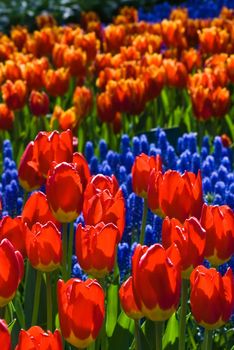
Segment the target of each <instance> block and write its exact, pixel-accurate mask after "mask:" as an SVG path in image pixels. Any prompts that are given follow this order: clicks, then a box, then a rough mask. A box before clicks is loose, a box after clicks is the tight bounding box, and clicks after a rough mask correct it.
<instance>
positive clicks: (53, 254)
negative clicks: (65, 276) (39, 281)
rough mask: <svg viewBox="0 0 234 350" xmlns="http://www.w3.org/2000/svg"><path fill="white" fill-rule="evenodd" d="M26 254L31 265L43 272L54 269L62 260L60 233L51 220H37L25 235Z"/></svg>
mask: <svg viewBox="0 0 234 350" xmlns="http://www.w3.org/2000/svg"><path fill="white" fill-rule="evenodd" d="M26 249H27V256H28V258H29V261H30V263H31V265H32V266H33V267H34V268H35V269H37V270H39V271H43V272H50V271H54V270H56V269H57V268H58V267H59V266H60V264H61V261H62V240H61V233H60V232H59V231H58V229H57V228H56V226H55V225H54V224H53V223H52V222H51V221H49V222H47V223H46V224H45V225H42V224H40V223H39V222H37V223H36V224H35V225H33V227H32V229H31V231H29V230H28V232H27V236H26Z"/></svg>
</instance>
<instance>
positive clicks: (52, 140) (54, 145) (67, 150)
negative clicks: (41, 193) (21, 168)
mask: <svg viewBox="0 0 234 350" xmlns="http://www.w3.org/2000/svg"><path fill="white" fill-rule="evenodd" d="M34 152H35V157H36V161H37V162H38V171H39V172H40V173H41V174H43V176H44V177H47V174H48V171H49V168H50V165H51V163H52V162H53V161H55V162H57V163H61V162H68V163H69V162H71V161H72V152H73V145H72V133H71V131H70V130H66V131H64V132H61V133H59V132H58V131H52V132H46V131H41V132H39V133H38V134H37V136H36V138H35V141H34Z"/></svg>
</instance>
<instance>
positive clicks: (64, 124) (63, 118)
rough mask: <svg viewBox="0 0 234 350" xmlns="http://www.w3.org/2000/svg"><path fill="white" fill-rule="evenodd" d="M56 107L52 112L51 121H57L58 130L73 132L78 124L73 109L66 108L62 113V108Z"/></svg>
mask: <svg viewBox="0 0 234 350" xmlns="http://www.w3.org/2000/svg"><path fill="white" fill-rule="evenodd" d="M56 107H57V106H56ZM56 107H55V109H54V112H53V119H57V120H58V123H59V128H60V129H61V130H67V129H71V130H75V129H76V127H77V125H78V123H79V118H78V115H77V113H76V109H75V107H71V108H68V109H67V110H66V111H64V110H63V109H62V108H60V109H59V108H56Z"/></svg>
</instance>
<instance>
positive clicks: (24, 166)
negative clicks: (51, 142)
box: [18, 141, 45, 192]
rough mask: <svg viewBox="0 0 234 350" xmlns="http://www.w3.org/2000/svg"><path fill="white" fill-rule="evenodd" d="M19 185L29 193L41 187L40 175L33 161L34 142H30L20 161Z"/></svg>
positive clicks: (42, 180) (41, 178)
mask: <svg viewBox="0 0 234 350" xmlns="http://www.w3.org/2000/svg"><path fill="white" fill-rule="evenodd" d="M18 175H19V183H20V185H21V186H22V187H23V188H24V189H25V190H26V191H27V192H31V191H33V190H36V189H38V188H40V187H41V185H42V184H43V183H44V181H45V180H44V179H43V177H42V175H41V174H40V173H39V170H38V165H37V163H35V161H34V142H33V141H31V142H30V143H29V144H28V145H27V147H26V148H25V151H24V153H23V155H22V157H21V159H20V163H19V169H18Z"/></svg>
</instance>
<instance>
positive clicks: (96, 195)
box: [83, 174, 125, 241]
mask: <svg viewBox="0 0 234 350" xmlns="http://www.w3.org/2000/svg"><path fill="white" fill-rule="evenodd" d="M83 215H84V219H85V223H86V224H87V225H92V226H95V225H96V224H98V223H99V222H102V221H103V222H104V223H105V224H108V223H113V224H114V225H116V226H117V227H118V230H119V237H118V239H119V241H120V240H121V238H122V235H123V231H124V226H125V202H124V198H123V194H122V191H121V188H120V187H119V185H118V182H117V180H116V178H115V176H114V175H112V177H109V176H104V175H100V174H99V175H96V176H93V177H91V178H90V179H89V181H88V184H87V186H86V190H85V192H84V204H83Z"/></svg>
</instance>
